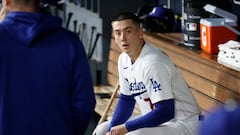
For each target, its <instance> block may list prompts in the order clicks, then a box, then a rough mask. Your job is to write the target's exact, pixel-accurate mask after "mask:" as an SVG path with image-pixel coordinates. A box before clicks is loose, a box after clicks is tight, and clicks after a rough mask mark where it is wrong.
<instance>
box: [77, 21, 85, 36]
mask: <svg viewBox="0 0 240 135" xmlns="http://www.w3.org/2000/svg"><path fill="white" fill-rule="evenodd" d="M85 29H86V23H84V22H83V23H80V24H79V32H78V35H79V38H80V40H83V35H84V32H85Z"/></svg>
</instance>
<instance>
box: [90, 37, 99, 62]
mask: <svg viewBox="0 0 240 135" xmlns="http://www.w3.org/2000/svg"><path fill="white" fill-rule="evenodd" d="M100 36H101V34H100V33H97V35H96V38H95V40H94V43H93V47H92V49H91V51H90V53H89V55H88V58H89V59H91V58H92V55H93V53H94V50H95V48H96V46H97V41H98V39H99V37H100Z"/></svg>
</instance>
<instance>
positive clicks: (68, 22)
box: [66, 12, 73, 29]
mask: <svg viewBox="0 0 240 135" xmlns="http://www.w3.org/2000/svg"><path fill="white" fill-rule="evenodd" d="M72 16H73V13H72V12H69V13H68V18H67V22H66V29H68V27H69V24H70V21H71V19H72Z"/></svg>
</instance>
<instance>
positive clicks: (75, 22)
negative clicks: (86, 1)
mask: <svg viewBox="0 0 240 135" xmlns="http://www.w3.org/2000/svg"><path fill="white" fill-rule="evenodd" d="M77 24H78V21H77V20H74V21H73V32H74V33H77Z"/></svg>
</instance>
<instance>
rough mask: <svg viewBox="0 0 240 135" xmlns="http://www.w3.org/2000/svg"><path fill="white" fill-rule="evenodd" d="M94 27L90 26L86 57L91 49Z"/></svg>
mask: <svg viewBox="0 0 240 135" xmlns="http://www.w3.org/2000/svg"><path fill="white" fill-rule="evenodd" d="M95 29H96V27H95V26H92V27H91V35H90V40H89V44H88V53H87V54H88V55H89V53H90V51H91V48H92V40H93V35H94V31H95Z"/></svg>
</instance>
